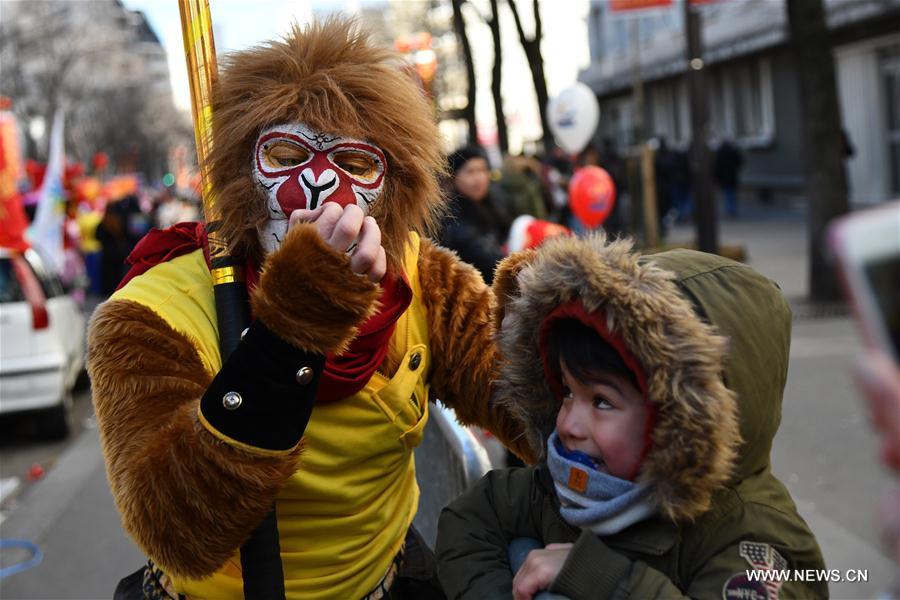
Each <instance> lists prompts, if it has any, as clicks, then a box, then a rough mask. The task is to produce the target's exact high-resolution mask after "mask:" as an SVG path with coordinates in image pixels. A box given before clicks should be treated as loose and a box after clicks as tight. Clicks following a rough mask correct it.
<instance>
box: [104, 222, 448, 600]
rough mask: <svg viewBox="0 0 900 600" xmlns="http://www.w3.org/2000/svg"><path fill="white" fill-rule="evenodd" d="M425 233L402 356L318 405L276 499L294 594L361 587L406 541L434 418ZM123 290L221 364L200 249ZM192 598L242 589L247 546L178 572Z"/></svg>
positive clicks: (364, 589) (396, 352)
mask: <svg viewBox="0 0 900 600" xmlns="http://www.w3.org/2000/svg"><path fill="white" fill-rule="evenodd" d="M418 250H419V238H418V236H417V235H416V234H414V233H412V234H411V239H410V244H409V245H408V249H407V252H406V256H405V257H404V269H405V271H406V274H407V276H408V279H409V282H410V287H411V288H412V292H413V299H412V302H411V304H410V306H409V308H408V309H407V311H406V312H405V313H404V314H403V315H402V316H401V317H400V319H399V320H398V321H397V325H396V328H395V330H394V334H393V336H392V337H391V341H390V346H389V352H390V353H391V354H392V356H402V357H403V358H402V360H401V362H400V367H399V368H398V370H397V372H396V373H395V374H394V375H393V376H392V377H390V378H388V377H386V376H384V375H383V374H381V373H378V372H376V373H375V375H374V376H373V377H372V378H371V379H370V381H369V382H368V383H367V384H366V386H365V387H364V388H363V389H362V390H361V391H359V392H358V393H356V394H355V395H353V396H351V397H349V398H346V399H343V400H340V401H336V402H330V403H325V404H320V405H316V407H315V408H314V409H313V412H312V418H311V419H310V422H309V425H308V426H307V428H306V432H305V433H304V436H303V440H304V444H305V450H304V453H303V457H302V459H301V469H300V470H299V471H298V472H297V473H295V474H294V475H293V476H292V477H291V478H290V479H289V480H288V482H287V485H286V486H285V488H284V489H283V490H282V492H281V494H280V495H279V496H278V498H277V500H276V514H277V516H278V535H279V539H280V543H281V558H282V564H283V567H284V575H285V591H286V594H287V598H288V599H294V598H297V599H299V598H303V599H304V600H305V599H310V600H316V599H320V598H348V599H352V598H361V597H363V596H364V595H366V594H367V593H368V592H370V591H372V589H373V588H375V586H376V585H377V584H378V582H379V581H380V580H381V578H382V577H383V576H384V574H385V573H386V572H387V570H388V568H389V567H390V565H391V561H392V560H393V558H394V556H395V555H396V554H397V552H399V550H400V547H401V545H402V544H403V540H404V538H405V536H406V531H407V529H409V526H410V524H411V523H412V520H413V517H414V516H415V513H416V506H417V504H418V500H419V488H418V485H417V484H416V475H415V463H414V461H413V449H414V448H415V447H416V446H418V444H419V443H420V442H421V440H422V435H423V433H424V429H425V423H426V421H427V419H428V385H427V381H428V373H429V371H430V369H431V356H430V353H429V347H428V324H427V320H426V314H425V308H424V306H423V304H422V293H421V287H420V285H419V278H418V270H417V264H418ZM114 297H115V298H122V299H129V300H133V301H136V302H140V303H141V304H144V305H146V306H148V307H149V308H151V309H152V310H154V311H155V312H156V313H157V314H159V315H160V316H161V317H162V318H164V319H165V320H166V321H167V322H168V323H169V324H170V325H172V327H173V328H174V329H176V330H179V331H181V332H183V333H185V334H187V335H188V336H189V337H190V338H192V340H193V341H194V343H195V344H196V346H197V349H198V351H199V352H200V355H201V358H202V360H203V363H204V365H205V366H206V367H207V368H208V369H209V370H210V372H211V373H215V372H217V371H218V369H219V368H220V367H221V358H220V356H219V351H218V346H217V339H218V334H217V330H216V328H215V302H214V298H213V292H212V280H211V278H210V276H209V271H208V268H207V266H206V263H205V261H204V259H203V254H202V252H201V251H199V250H198V251H196V252H193V253H191V254H188V255H184V256H180V257H178V258H175V259H173V260H171V261H169V262H166V263H163V264H160V265H157V266H155V267H153V268H152V269H151V270H149V271H148V272H147V273H145V274H144V275H142V276H141V277H138V278H135V279H134V280H132V282H130V283H129V285H128V286H127V287H125V288H123V289H122V290H119V292H117V293H116V294H115V295H114ZM175 588H176V589H177V590H178V591H179V592H180V593H183V594H186V595H188V596H189V597H191V598H210V599H216V600H219V599H222V600H225V599H230V598H235V599H242V598H243V593H242V583H241V573H240V558H239V554H238V552H237V549H236V551H235V555H234V556H233V558H232V559H231V560H230V561H229V562H228V563H226V565H225V566H224V567H223V568H222V569H221V570H219V571H218V572H217V573H215V574H214V575H212V576H211V577H208V578H205V579H202V580H190V579H176V580H175Z"/></svg>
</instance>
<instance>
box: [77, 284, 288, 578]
mask: <svg viewBox="0 0 900 600" xmlns="http://www.w3.org/2000/svg"><path fill="white" fill-rule="evenodd" d="M88 351H89V362H88V368H89V370H90V374H91V382H92V389H93V400H94V408H95V410H96V413H97V420H98V423H99V426H100V440H101V443H102V445H103V453H104V455H105V457H106V467H107V477H108V478H109V484H110V489H111V490H112V493H113V497H114V498H115V501H116V505H117V506H118V509H119V512H120V513H121V515H122V523H123V525H124V527H125V529H126V530H127V531H128V532H129V533H130V534H131V535H132V536H133V537H134V539H135V540H136V541H137V543H138V544H139V545H140V546H141V548H142V549H143V550H144V551H145V552H146V553H147V554H148V555H149V556H151V557H153V559H154V560H155V561H157V562H158V563H159V564H160V566H161V567H162V568H163V569H164V570H165V571H167V572H171V573H172V574H176V575H187V576H191V577H201V576H204V575H209V574H210V573H213V572H215V571H216V569H218V568H219V567H220V566H221V565H222V564H224V563H225V561H226V560H227V559H228V558H229V557H230V556H231V555H232V554H233V553H234V552H235V550H236V548H238V547H239V546H240V544H241V543H242V542H243V541H244V539H245V538H246V537H247V536H248V535H249V534H250V532H251V531H252V530H253V528H254V527H255V525H256V524H257V522H258V520H259V519H260V518H261V516H262V515H264V514H265V513H266V511H267V510H268V509H269V508H270V507H271V505H272V502H273V500H274V498H275V495H276V494H277V493H278V491H279V489H280V488H281V486H282V484H283V482H284V481H285V480H286V479H287V478H288V477H290V475H291V474H292V473H293V472H294V471H295V470H296V468H297V461H298V459H299V456H300V452H301V449H300V446H297V447H295V448H294V449H293V450H291V451H290V452H287V453H280V454H274V453H273V455H271V456H264V455H259V454H251V453H248V452H244V451H242V450H240V449H237V448H235V447H232V446H230V445H228V444H226V443H224V442H221V441H219V440H218V439H217V438H216V437H214V436H213V434H212V433H210V432H209V431H207V430H206V429H205V428H204V427H203V425H201V424H200V422H199V420H198V412H197V406H198V403H199V400H200V397H201V396H202V395H203V393H204V391H205V390H206V388H207V386H208V385H209V383H210V380H211V379H212V378H211V376H210V374H209V373H208V372H206V371H205V369H204V368H203V364H202V363H201V361H200V357H199V355H198V354H197V351H196V350H195V348H194V346H193V345H192V344H191V342H190V340H188V338H187V337H186V336H185V335H183V334H181V333H179V332H178V331H175V330H173V329H172V328H171V327H169V325H168V324H167V323H166V322H165V321H163V320H162V319H161V318H160V317H159V316H158V315H156V314H155V313H154V312H152V311H151V310H149V309H148V308H146V307H144V306H142V305H140V304H137V303H135V302H131V301H126V300H119V301H111V302H107V303H106V304H103V305H102V306H101V307H100V308H98V309H97V312H96V313H95V316H94V318H93V320H92V323H91V330H90V336H89V346H88Z"/></svg>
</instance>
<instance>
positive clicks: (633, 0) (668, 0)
mask: <svg viewBox="0 0 900 600" xmlns="http://www.w3.org/2000/svg"><path fill="white" fill-rule="evenodd" d="M667 6H672V0H609V11H610V12H620V11H627V10H642V9H645V8H665V7H667Z"/></svg>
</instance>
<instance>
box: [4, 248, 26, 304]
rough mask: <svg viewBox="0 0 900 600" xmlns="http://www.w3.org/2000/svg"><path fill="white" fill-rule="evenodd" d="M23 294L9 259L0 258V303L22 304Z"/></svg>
mask: <svg viewBox="0 0 900 600" xmlns="http://www.w3.org/2000/svg"><path fill="white" fill-rule="evenodd" d="M24 301H25V294H24V293H22V286H20V285H19V279H18V278H17V277H16V272H15V270H14V269H13V265H12V261H11V260H10V259H9V258H0V302H24Z"/></svg>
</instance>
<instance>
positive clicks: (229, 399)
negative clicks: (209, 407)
mask: <svg viewBox="0 0 900 600" xmlns="http://www.w3.org/2000/svg"><path fill="white" fill-rule="evenodd" d="M243 401H244V399H243V398H241V395H240V394H238V393H237V392H228V393H227V394H225V395H224V396H222V406H224V407H225V409H226V410H235V409H236V408H238V407H240V405H241V403H242V402H243Z"/></svg>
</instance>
